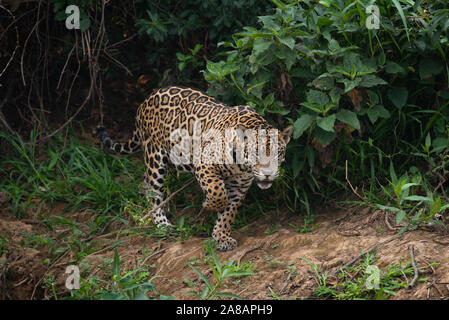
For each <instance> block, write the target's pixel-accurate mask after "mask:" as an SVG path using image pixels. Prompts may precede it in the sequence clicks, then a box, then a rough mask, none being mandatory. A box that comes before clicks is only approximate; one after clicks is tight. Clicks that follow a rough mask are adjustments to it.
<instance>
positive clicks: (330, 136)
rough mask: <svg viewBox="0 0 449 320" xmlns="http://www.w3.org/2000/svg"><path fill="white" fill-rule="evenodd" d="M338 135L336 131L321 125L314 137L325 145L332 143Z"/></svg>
mask: <svg viewBox="0 0 449 320" xmlns="http://www.w3.org/2000/svg"><path fill="white" fill-rule="evenodd" d="M336 136H337V134H336V133H335V132H330V131H325V130H323V129H321V128H319V127H317V128H316V129H315V131H314V137H315V138H316V140H317V141H318V142H319V143H320V144H321V145H323V146H324V147H325V146H327V145H328V144H329V143H331V142H332V141H333V140H334V139H335V137H336Z"/></svg>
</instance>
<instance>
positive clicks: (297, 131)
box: [293, 114, 315, 139]
mask: <svg viewBox="0 0 449 320" xmlns="http://www.w3.org/2000/svg"><path fill="white" fill-rule="evenodd" d="M313 120H315V117H314V116H311V115H309V114H303V115H302V116H301V117H300V118H299V119H297V120H296V121H295V123H294V125H293V128H294V131H293V139H298V138H299V137H300V136H302V134H303V133H304V131H306V130H307V129H308V128H309V127H310V125H311V124H312V122H313Z"/></svg>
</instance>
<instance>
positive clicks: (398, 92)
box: [387, 87, 408, 110]
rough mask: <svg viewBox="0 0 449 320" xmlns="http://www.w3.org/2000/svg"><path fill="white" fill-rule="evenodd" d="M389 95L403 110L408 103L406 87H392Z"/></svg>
mask: <svg viewBox="0 0 449 320" xmlns="http://www.w3.org/2000/svg"><path fill="white" fill-rule="evenodd" d="M387 96H388V98H389V99H390V101H391V102H393V104H394V106H395V107H396V108H398V109H399V110H401V109H402V107H403V106H405V104H406V103H407V99H408V90H407V88H404V87H397V88H391V89H390V90H388V92H387Z"/></svg>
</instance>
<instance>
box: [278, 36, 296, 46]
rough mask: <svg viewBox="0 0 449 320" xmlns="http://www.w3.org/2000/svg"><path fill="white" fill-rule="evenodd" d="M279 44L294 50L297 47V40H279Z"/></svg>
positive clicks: (288, 38) (287, 38)
mask: <svg viewBox="0 0 449 320" xmlns="http://www.w3.org/2000/svg"><path fill="white" fill-rule="evenodd" d="M279 42H280V43H282V44H284V45H286V46H287V47H289V48H290V49H293V48H294V47H295V39H294V38H292V37H286V38H279Z"/></svg>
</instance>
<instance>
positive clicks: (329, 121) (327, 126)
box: [316, 114, 337, 132]
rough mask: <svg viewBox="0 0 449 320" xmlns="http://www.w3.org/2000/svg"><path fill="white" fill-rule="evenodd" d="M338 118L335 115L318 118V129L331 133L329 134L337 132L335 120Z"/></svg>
mask: <svg viewBox="0 0 449 320" xmlns="http://www.w3.org/2000/svg"><path fill="white" fill-rule="evenodd" d="M336 118H337V116H336V115H335V114H333V115H330V116H327V117H322V118H317V122H316V123H317V125H318V127H320V128H321V129H323V130H326V131H329V132H335V130H334V124H335V119H336Z"/></svg>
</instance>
